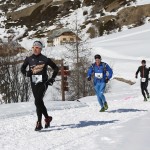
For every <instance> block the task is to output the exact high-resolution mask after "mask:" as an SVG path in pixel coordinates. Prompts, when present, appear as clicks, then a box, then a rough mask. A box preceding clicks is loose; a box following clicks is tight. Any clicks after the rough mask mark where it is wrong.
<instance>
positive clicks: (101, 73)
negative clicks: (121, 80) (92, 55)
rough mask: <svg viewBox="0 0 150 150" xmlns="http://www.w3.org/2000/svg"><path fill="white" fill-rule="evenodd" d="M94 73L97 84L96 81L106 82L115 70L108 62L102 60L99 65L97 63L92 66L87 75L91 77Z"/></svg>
mask: <svg viewBox="0 0 150 150" xmlns="http://www.w3.org/2000/svg"><path fill="white" fill-rule="evenodd" d="M92 74H94V84H95V83H96V82H105V80H106V78H108V79H111V77H112V75H113V71H112V69H111V68H110V67H109V65H108V64H107V63H104V62H101V63H100V65H99V66H97V65H96V63H94V64H92V65H91V66H90V68H89V69H88V73H87V77H91V76H92Z"/></svg>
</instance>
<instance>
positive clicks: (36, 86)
mask: <svg viewBox="0 0 150 150" xmlns="http://www.w3.org/2000/svg"><path fill="white" fill-rule="evenodd" d="M42 47H43V46H42V43H41V42H40V41H35V42H34V43H33V55H31V56H30V57H26V59H25V60H24V63H23V65H22V67H21V72H22V73H23V74H24V75H25V76H26V77H30V80H31V87H32V92H33V95H34V98H35V105H36V111H37V116H38V121H37V124H36V128H35V130H36V131H38V130H41V129H42V128H43V127H42V124H41V120H42V114H43V115H44V117H45V128H48V127H49V126H50V122H51V121H52V117H51V116H48V113H47V109H46V107H45V105H44V102H43V97H44V94H45V92H46V90H47V87H48V85H53V82H55V77H56V76H57V73H58V70H59V69H58V67H57V66H56V64H55V63H54V62H53V61H52V60H51V59H50V58H47V57H46V56H44V55H42V54H41V50H42ZM27 66H29V70H28V71H26V68H27ZM48 66H50V67H51V68H52V69H53V70H54V71H53V74H52V77H51V78H50V79H48V75H47V67H48Z"/></svg>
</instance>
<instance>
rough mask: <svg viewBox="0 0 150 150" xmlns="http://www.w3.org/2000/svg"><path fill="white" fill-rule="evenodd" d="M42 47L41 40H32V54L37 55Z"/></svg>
mask: <svg viewBox="0 0 150 150" xmlns="http://www.w3.org/2000/svg"><path fill="white" fill-rule="evenodd" d="M42 48H43V44H42V42H40V41H34V43H33V46H32V49H33V53H34V55H39V54H40V53H41V50H42Z"/></svg>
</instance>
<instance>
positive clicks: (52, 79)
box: [46, 78, 55, 86]
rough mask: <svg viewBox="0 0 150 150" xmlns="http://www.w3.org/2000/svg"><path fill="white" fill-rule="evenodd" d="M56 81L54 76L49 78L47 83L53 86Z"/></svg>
mask: <svg viewBox="0 0 150 150" xmlns="http://www.w3.org/2000/svg"><path fill="white" fill-rule="evenodd" d="M54 82H55V79H54V78H50V79H48V80H47V82H46V83H47V85H50V86H52V85H53V83H54Z"/></svg>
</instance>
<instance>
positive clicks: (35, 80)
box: [32, 75, 42, 84]
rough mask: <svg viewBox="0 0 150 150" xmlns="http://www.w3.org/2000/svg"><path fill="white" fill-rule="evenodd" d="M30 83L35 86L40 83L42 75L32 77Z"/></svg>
mask: <svg viewBox="0 0 150 150" xmlns="http://www.w3.org/2000/svg"><path fill="white" fill-rule="evenodd" d="M32 82H33V83H35V84H37V83H39V82H42V75H32Z"/></svg>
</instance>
